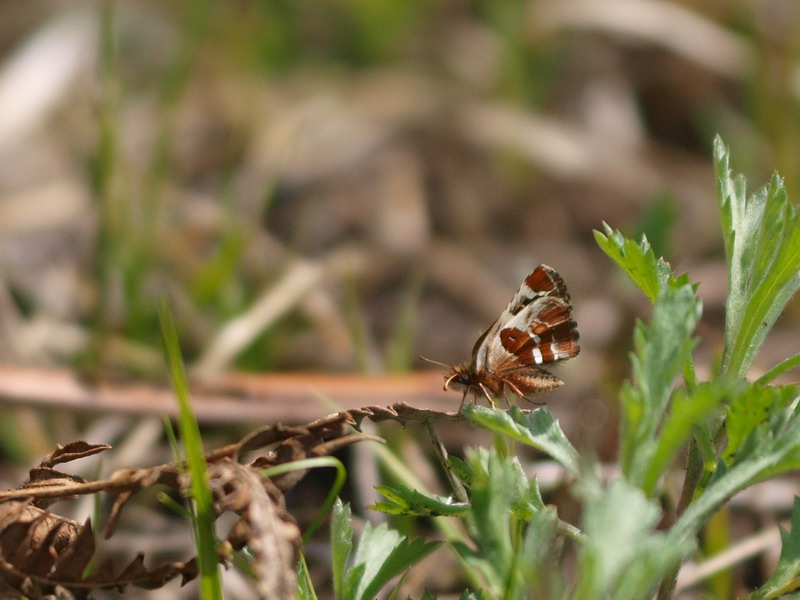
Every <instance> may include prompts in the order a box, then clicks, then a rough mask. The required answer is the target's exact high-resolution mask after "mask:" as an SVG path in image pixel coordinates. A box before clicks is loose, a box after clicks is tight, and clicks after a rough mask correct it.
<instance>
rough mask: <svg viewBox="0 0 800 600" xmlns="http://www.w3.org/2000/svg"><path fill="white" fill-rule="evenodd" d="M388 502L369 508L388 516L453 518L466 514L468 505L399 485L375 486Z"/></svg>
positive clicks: (378, 503)
mask: <svg viewBox="0 0 800 600" xmlns="http://www.w3.org/2000/svg"><path fill="white" fill-rule="evenodd" d="M375 489H376V490H377V491H378V492H380V493H381V494H383V495H384V496H385V497H386V498H387V500H388V502H376V503H375V504H373V505H372V506H370V507H369V508H371V509H373V510H378V511H380V512H383V513H387V514H390V515H413V516H419V517H455V516H461V515H464V514H466V513H467V511H468V510H469V505H467V504H465V503H463V502H454V501H453V499H452V498H445V497H443V496H436V495H434V494H430V495H426V494H423V493H422V492H419V491H417V490H414V489H411V488H409V487H407V486H404V485H402V484H399V485H398V486H397V487H389V486H376V488H375Z"/></svg>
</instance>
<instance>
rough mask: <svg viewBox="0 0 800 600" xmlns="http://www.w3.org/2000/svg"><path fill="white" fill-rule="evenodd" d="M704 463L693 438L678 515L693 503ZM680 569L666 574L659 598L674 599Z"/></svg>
mask: <svg viewBox="0 0 800 600" xmlns="http://www.w3.org/2000/svg"><path fill="white" fill-rule="evenodd" d="M703 464H704V460H703V453H702V452H701V450H700V445H699V444H698V443H697V441H696V440H695V439H694V438H692V440H691V442H690V443H689V456H688V458H687V459H686V478H685V479H684V480H683V489H682V490H681V496H680V499H679V500H678V505H677V506H676V507H675V513H676V515H677V516H680V515H682V514H683V512H684V511H685V510H686V508H687V507H688V506H689V504H691V502H692V498H694V493H695V491H696V490H697V486H698V485H699V484H700V480H701V479H702V477H703V471H704V469H703ZM678 571H680V565H678V566H677V567H675V568H674V569H673V570H671V571H670V572H668V573H667V574H666V575H665V576H664V579H663V580H662V581H661V585H660V586H659V588H658V595H657V596H656V598H657V600H672V598H673V596H674V594H675V586H676V585H677V583H678Z"/></svg>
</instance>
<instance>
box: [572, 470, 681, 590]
mask: <svg viewBox="0 0 800 600" xmlns="http://www.w3.org/2000/svg"><path fill="white" fill-rule="evenodd" d="M589 479H590V478H589V477H586V478H585V479H584V481H583V482H582V486H581V496H582V497H583V500H584V506H585V513H584V518H583V528H584V532H585V534H586V537H587V539H586V541H585V543H584V544H583V546H582V547H581V548H580V550H579V555H578V565H577V568H576V573H578V577H579V580H578V584H577V588H576V592H575V594H574V598H575V600H594V599H596V598H615V599H619V600H626V599H631V600H632V599H634V598H648V597H650V596H651V595H652V593H653V590H654V589H655V586H656V585H657V584H658V582H659V580H660V579H661V578H662V577H663V576H664V574H666V573H667V572H668V571H669V570H670V569H671V568H673V567H674V566H675V565H676V564H677V563H678V561H679V560H680V559H681V558H682V557H683V556H685V555H686V554H687V553H688V552H689V551H690V550H691V548H692V543H691V542H689V541H684V542H683V543H680V544H671V543H670V540H668V539H667V537H666V536H665V535H664V534H662V533H660V532H657V531H655V527H656V525H657V524H658V521H659V519H660V516H661V509H660V506H659V505H658V503H657V502H655V501H653V500H650V499H648V498H647V497H646V496H645V495H644V494H643V493H642V492H641V490H639V489H637V488H635V487H633V486H632V485H630V484H629V483H627V482H626V481H624V480H622V479H619V480H616V481H614V482H612V483H611V484H610V485H609V486H608V488H607V489H603V488H602V487H601V486H600V484H599V482H596V481H590V480H589Z"/></svg>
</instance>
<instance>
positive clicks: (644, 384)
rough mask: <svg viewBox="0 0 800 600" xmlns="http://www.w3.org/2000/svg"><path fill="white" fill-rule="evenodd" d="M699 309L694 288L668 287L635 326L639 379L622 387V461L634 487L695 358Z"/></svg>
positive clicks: (635, 366) (635, 375) (641, 478)
mask: <svg viewBox="0 0 800 600" xmlns="http://www.w3.org/2000/svg"><path fill="white" fill-rule="evenodd" d="M700 313H701V304H700V300H699V299H698V298H697V297H696V296H695V294H694V289H693V288H692V286H690V285H683V286H681V287H678V288H671V287H666V288H664V289H663V290H662V291H661V292H660V293H659V295H658V298H657V299H656V303H655V307H654V309H653V315H652V317H651V319H650V323H649V324H645V323H642V322H639V323H637V325H636V329H635V330H634V346H635V353H634V354H633V355H632V356H631V362H632V365H633V378H634V382H633V384H626V385H625V386H623V389H622V391H621V398H622V430H621V445H620V446H621V447H620V462H621V464H622V469H623V472H624V473H625V474H626V476H627V477H628V479H629V480H630V481H631V482H632V483H634V484H635V485H642V484H643V482H644V478H645V473H646V472H647V471H648V469H649V468H650V465H651V464H652V460H653V456H654V454H655V452H656V451H657V448H658V447H659V445H658V442H657V441H656V436H657V432H658V429H659V426H660V424H661V422H662V420H663V419H664V416H665V414H666V412H667V406H668V403H669V400H670V397H671V393H672V386H673V382H674V381H675V379H676V377H677V376H678V375H679V374H680V372H681V368H682V367H683V365H684V364H686V363H687V362H688V360H689V358H690V356H691V350H692V347H693V340H692V337H691V336H692V332H693V331H694V328H695V326H696V324H697V321H698V320H699V318H700Z"/></svg>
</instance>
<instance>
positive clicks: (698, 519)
mask: <svg viewBox="0 0 800 600" xmlns="http://www.w3.org/2000/svg"><path fill="white" fill-rule="evenodd" d="M787 387H788V386H787ZM792 391H793V394H794V396H793V398H792V402H791V405H792V406H791V407H792V411H793V412H792V414H791V416H788V415H787V411H778V414H777V415H775V416H774V419H773V418H772V417H771V423H770V425H769V426H768V427H765V428H761V427H758V428H756V430H755V433H754V434H752V435H750V436H748V441H747V443H746V444H745V446H744V447H742V450H740V451H739V452H738V453H736V460H735V461H734V464H733V465H732V466H731V467H730V468H728V466H727V465H726V464H725V462H724V461H723V460H722V459H720V460H719V462H718V464H717V468H716V471H715V472H714V475H713V477H712V478H711V481H709V482H708V483H707V485H706V487H705V489H703V490H702V493H700V494H699V495H697V496H696V498H695V499H694V501H693V502H692V503H691V504H690V505H689V506H688V508H687V509H686V510H685V511H684V513H683V514H682V515H681V516H680V518H679V519H678V521H677V522H676V523H675V525H674V526H673V528H672V529H671V531H670V536H671V537H672V538H673V539H674V540H675V541H676V543H680V542H681V541H685V540H688V539H694V537H695V536H696V535H697V534H698V532H699V531H700V528H701V527H703V526H704V525H705V523H706V522H707V520H708V519H709V518H711V516H712V515H713V514H714V513H715V512H716V511H717V510H718V509H719V507H720V506H722V505H723V504H724V503H725V502H727V501H728V500H730V499H731V498H732V497H733V496H734V494H737V493H738V492H740V491H741V490H743V489H745V488H746V487H748V486H750V485H753V484H754V483H758V482H759V481H763V480H765V479H768V478H770V477H775V476H776V475H780V474H782V473H788V472H790V471H793V470H796V469H800V416H798V414H797V413H796V412H795V406H796V404H797V389H796V388H795V389H793V390H792ZM787 409H788V407H787Z"/></svg>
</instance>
